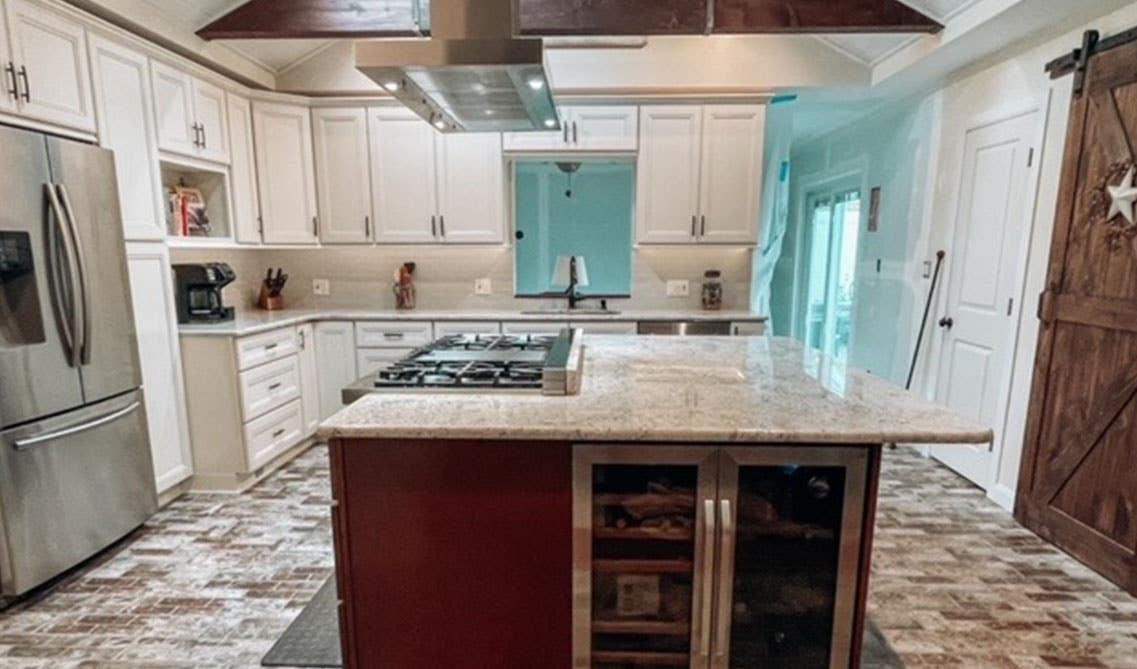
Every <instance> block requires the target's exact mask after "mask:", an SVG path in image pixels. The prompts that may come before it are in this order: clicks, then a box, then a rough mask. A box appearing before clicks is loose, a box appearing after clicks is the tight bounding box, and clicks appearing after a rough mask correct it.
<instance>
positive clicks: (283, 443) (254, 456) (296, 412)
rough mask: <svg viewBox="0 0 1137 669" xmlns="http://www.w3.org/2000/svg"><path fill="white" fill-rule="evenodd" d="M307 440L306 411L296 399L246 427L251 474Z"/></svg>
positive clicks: (246, 443)
mask: <svg viewBox="0 0 1137 669" xmlns="http://www.w3.org/2000/svg"><path fill="white" fill-rule="evenodd" d="M303 438H304V408H303V406H301V403H300V400H293V401H291V402H289V403H288V404H285V405H284V406H282V407H280V408H278V409H273V410H272V411H270V412H268V413H266V414H265V415H263V416H261V417H260V418H257V419H256V420H254V421H251V422H249V423H246V424H245V453H246V455H247V457H248V462H249V470H250V471H252V470H254V469H256V468H257V467H260V466H262V465H264V464H265V463H267V462H268V461H269V460H272V459H273V458H274V457H276V456H277V455H279V454H280V453H282V452H284V451H285V450H287V449H288V448H289V447H291V446H293V445H295V444H296V443H297V442H299V441H300V440H301V439H303Z"/></svg>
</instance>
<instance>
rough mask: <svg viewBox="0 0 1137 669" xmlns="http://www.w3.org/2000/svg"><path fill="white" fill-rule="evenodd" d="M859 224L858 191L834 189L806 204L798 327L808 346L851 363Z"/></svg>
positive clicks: (859, 197)
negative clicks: (849, 358) (849, 360)
mask: <svg viewBox="0 0 1137 669" xmlns="http://www.w3.org/2000/svg"><path fill="white" fill-rule="evenodd" d="M860 222H861V192H860V189H858V188H848V189H844V190H841V189H832V188H830V189H826V190H824V191H820V192H815V193H812V194H811V195H810V196H809V197H808V198H807V200H806V220H805V242H806V243H805V254H806V255H805V258H804V262H803V263H802V271H803V272H804V273H805V276H804V277H803V279H804V280H803V281H802V282H801V285H802V286H803V292H804V294H803V295H802V296H801V300H800V303H801V304H802V311H801V316H800V318H801V323H800V325H799V328H800V332H801V336H802V340H803V341H804V342H805V344H806V345H807V346H810V347H812V348H815V349H817V350H819V351H821V352H822V353H824V354H825V355H828V356H830V357H833V358H836V359H839V360H848V355H849V348H850V346H851V345H852V338H853V304H854V302H853V300H854V286H855V278H856V268H857V242H858V237H859V229H860Z"/></svg>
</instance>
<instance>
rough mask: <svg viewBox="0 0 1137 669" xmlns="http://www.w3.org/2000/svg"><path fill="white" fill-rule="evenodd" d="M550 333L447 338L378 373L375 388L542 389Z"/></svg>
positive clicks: (551, 339) (553, 341)
mask: <svg viewBox="0 0 1137 669" xmlns="http://www.w3.org/2000/svg"><path fill="white" fill-rule="evenodd" d="M556 341H557V337H556V336H554V335H452V336H449V337H443V338H442V339H439V340H438V341H436V342H434V343H432V344H428V345H427V346H425V347H423V348H420V349H418V350H417V351H415V352H414V353H412V354H411V355H410V356H408V357H407V358H404V359H403V360H400V361H399V362H396V363H395V364H393V365H391V366H390V367H387V368H386V369H383V370H381V371H380V372H379V376H378V378H376V379H375V387H377V388H452V387H477V388H532V389H539V388H541V387H542V380H543V376H544V371H545V359H546V358H547V357H548V355H549V352H550V351H551V350H552V349H553V346H554V345H555V344H556Z"/></svg>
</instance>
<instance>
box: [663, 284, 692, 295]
mask: <svg viewBox="0 0 1137 669" xmlns="http://www.w3.org/2000/svg"><path fill="white" fill-rule="evenodd" d="M690 294H691V282H690V281H686V280H684V281H668V282H667V296H668V297H687V296H688V295H690Z"/></svg>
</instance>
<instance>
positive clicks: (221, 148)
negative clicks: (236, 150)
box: [150, 61, 229, 163]
mask: <svg viewBox="0 0 1137 669" xmlns="http://www.w3.org/2000/svg"><path fill="white" fill-rule="evenodd" d="M150 69H151V73H152V77H153V82H154V83H153V86H154V100H155V104H156V108H157V116H158V147H159V148H160V149H162V150H163V151H169V152H171V153H177V154H181V155H183V156H190V157H192V158H203V159H205V160H212V161H214V162H218V163H227V162H229V131H228V128H227V127H226V125H225V116H226V114H225V92H224V91H222V90H221V89H220V88H218V87H217V86H214V85H213V84H210V83H208V82H205V81H201V80H199V79H197V78H195V77H193V76H191V75H189V74H187V73H185V72H183V71H181V70H179V69H177V68H174V67H171V66H169V65H166V64H165V63H162V62H159V61H153V62H152V63H151V66H150Z"/></svg>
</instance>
